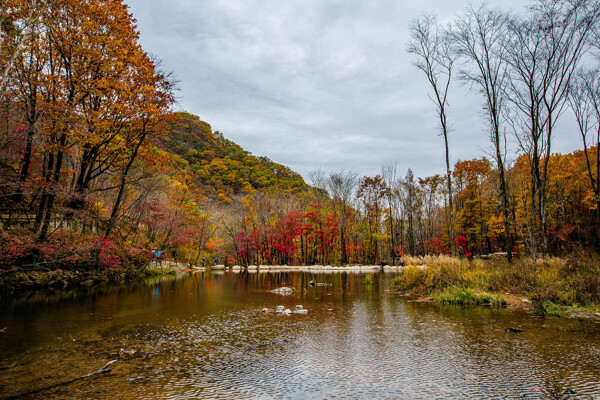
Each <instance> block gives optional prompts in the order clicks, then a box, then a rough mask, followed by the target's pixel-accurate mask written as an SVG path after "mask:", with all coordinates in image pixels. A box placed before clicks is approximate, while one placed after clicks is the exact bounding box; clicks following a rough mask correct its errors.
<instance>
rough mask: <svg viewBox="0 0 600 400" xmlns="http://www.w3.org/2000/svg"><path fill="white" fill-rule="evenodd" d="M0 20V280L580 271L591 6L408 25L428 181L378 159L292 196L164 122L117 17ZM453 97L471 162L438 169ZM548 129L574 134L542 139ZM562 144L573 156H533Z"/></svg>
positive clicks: (592, 218) (590, 203) (0, 12)
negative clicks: (457, 96)
mask: <svg viewBox="0 0 600 400" xmlns="http://www.w3.org/2000/svg"><path fill="white" fill-rule="evenodd" d="M1 7H2V8H0V23H1V31H0V46H1V55H0V74H1V75H0V169H1V173H0V195H1V196H0V269H3V270H12V269H25V270H26V269H56V268H62V269H73V270H75V269H90V270H106V271H118V272H119V273H120V272H122V271H128V272H132V273H136V272H137V271H139V270H141V269H143V268H144V267H145V266H146V265H147V264H148V262H149V260H150V258H151V256H152V253H151V251H152V249H159V250H161V251H163V252H164V254H165V256H166V258H168V259H169V260H173V261H177V262H180V263H183V264H186V265H191V266H197V265H200V262H201V261H200V260H201V259H202V258H203V257H204V258H205V259H207V260H209V262H213V260H214V258H215V257H219V258H220V260H221V262H223V263H226V264H228V265H233V264H238V265H252V264H254V265H258V264H275V265H313V264H318V265H346V264H355V263H361V264H392V263H396V262H398V261H399V260H400V258H401V257H402V256H403V255H411V256H425V255H437V254H449V255H454V256H458V257H463V258H466V259H471V258H476V257H480V256H484V257H486V256H488V255H490V254H493V253H503V254H504V256H505V257H507V258H508V260H509V261H510V260H511V259H512V258H514V257H523V256H531V257H533V260H534V262H535V260H536V259H537V258H539V257H543V256H546V255H553V256H565V255H569V254H574V253H575V254H588V255H591V254H597V253H598V252H600V187H599V182H598V180H599V177H600V175H599V172H600V163H599V161H600V147H599V146H598V140H599V138H600V75H599V74H598V71H599V68H600V58H599V56H600V45H599V44H600V37H599V18H600V4H599V3H598V2H597V1H574V0H573V1H558V2H557V1H547V0H535V1H532V2H531V4H530V7H529V9H528V11H527V13H525V14H524V15H520V16H515V15H512V14H509V13H505V12H503V11H499V10H494V9H488V8H486V7H485V6H482V7H480V8H475V7H473V8H470V9H467V10H466V11H465V12H464V13H463V14H461V15H459V16H458V17H456V19H455V20H454V21H452V22H451V23H450V25H448V26H446V25H442V24H440V23H439V22H438V21H437V20H436V18H435V17H433V16H431V15H424V16H423V17H420V18H418V19H416V20H414V22H413V25H411V27H410V35H411V36H410V37H411V40H410V42H409V43H408V45H407V46H406V48H404V49H402V50H403V51H405V52H406V59H407V60H410V62H413V64H414V67H415V68H416V69H418V70H419V71H420V72H421V74H422V77H423V79H426V81H427V83H428V85H429V88H430V91H429V96H430V99H431V100H432V102H431V107H432V108H434V109H435V111H436V113H437V114H436V115H437V116H438V117H439V131H438V132H430V133H427V134H429V135H431V141H432V143H436V144H437V145H439V146H440V148H441V147H444V148H445V151H446V153H445V154H446V160H445V161H446V166H447V168H446V170H445V171H440V174H438V175H434V176H424V177H417V176H415V175H414V174H413V172H412V170H411V169H410V168H409V167H410V166H408V165H403V164H402V160H398V162H397V163H395V164H389V165H384V166H382V168H381V173H380V174H377V175H376V176H363V175H362V174H361V173H360V172H356V171H353V170H341V169H340V170H337V171H323V170H317V171H314V172H313V173H311V174H310V176H307V177H305V178H307V181H305V180H304V179H303V177H302V176H301V175H299V174H298V173H295V172H294V171H292V170H291V169H290V168H288V167H286V166H284V165H281V164H278V163H276V162H274V161H272V160H270V159H268V158H266V157H260V156H255V155H253V154H251V153H250V152H248V151H246V150H244V149H243V148H241V147H240V146H239V145H237V144H236V143H234V142H232V141H231V140H228V139H227V138H226V133H220V132H218V131H213V129H212V128H211V125H210V121H202V120H201V119H200V118H199V117H197V116H195V115H192V114H189V113H185V112H175V111H173V110H174V109H175V98H176V95H175V94H176V91H177V88H178V85H180V84H181V83H179V82H177V81H176V79H175V78H174V77H173V75H172V74H171V73H170V72H168V71H164V70H163V69H162V67H161V62H160V60H158V59H156V58H155V57H152V56H150V55H149V54H148V53H146V52H145V51H144V49H142V47H141V45H140V44H139V33H138V32H137V27H136V25H135V20H134V16H132V15H131V14H130V13H129V11H128V8H127V6H126V5H125V4H124V3H123V2H122V1H121V0H78V1H73V0H6V1H2V2H1ZM175 73H176V71H175ZM455 83H456V84H464V85H468V86H469V87H471V88H472V90H471V91H470V95H471V96H474V97H477V98H478V99H479V100H480V101H481V108H480V109H478V110H473V112H474V113H476V112H479V113H480V114H481V115H482V119H481V135H483V136H485V137H486V138H489V146H490V149H491V150H490V151H489V152H488V154H478V151H477V150H476V149H473V159H470V160H464V161H458V162H456V163H454V164H451V163H450V159H451V157H452V156H451V155H452V151H453V148H452V146H451V145H449V140H448V137H449V136H450V135H452V133H451V129H450V127H451V126H452V121H451V114H449V113H448V110H449V109H450V105H451V103H452V96H453V92H452V88H453V85H454V84H455ZM401 90H402V88H398V92H399V93H401ZM482 110H483V112H482ZM564 118H572V119H574V120H576V121H577V127H578V132H563V131H560V130H558V129H555V128H556V126H557V121H560V120H562V119H564ZM423 134H424V135H425V133H423ZM436 134H437V136H436ZM566 134H570V135H571V136H572V137H574V138H575V137H577V138H579V139H578V140H579V145H578V146H577V147H578V148H580V149H581V150H579V151H575V152H573V153H570V154H558V153H555V152H553V148H552V144H553V139H554V138H555V137H556V136H557V135H566ZM268 135H269V133H268V132H265V136H268ZM307 182H309V183H310V184H309V183H307Z"/></svg>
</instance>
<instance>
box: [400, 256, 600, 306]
mask: <svg viewBox="0 0 600 400" xmlns="http://www.w3.org/2000/svg"><path fill="white" fill-rule="evenodd" d="M412 258H415V257H412ZM420 260H421V264H422V263H423V259H422V258H421V259H420ZM407 261H408V260H407ZM425 264H426V268H419V267H416V266H410V267H407V268H405V269H404V272H403V273H402V275H400V276H399V277H397V278H396V279H395V280H394V281H393V284H392V288H393V289H394V290H396V291H400V292H403V293H405V294H409V295H412V296H418V297H425V296H433V295H436V294H437V295H439V294H440V293H444V292H448V290H449V289H450V288H461V289H471V290H473V291H475V292H476V293H511V294H516V295H520V296H527V297H530V298H532V299H533V300H534V301H536V302H544V301H551V302H553V303H556V304H560V305H563V306H576V307H577V306H584V307H590V306H592V307H595V308H597V307H599V306H600V262H599V261H598V260H597V259H590V258H586V259H583V258H544V259H541V260H538V263H537V264H534V263H533V262H532V260H531V259H526V258H522V259H520V260H516V261H515V262H513V263H512V264H509V263H508V262H507V261H506V260H505V259H497V260H473V261H468V260H464V259H458V258H452V257H447V256H441V257H426V259H425ZM406 265H415V263H412V264H411V263H408V262H407V263H406ZM416 265H418V264H416ZM452 290H454V289H452Z"/></svg>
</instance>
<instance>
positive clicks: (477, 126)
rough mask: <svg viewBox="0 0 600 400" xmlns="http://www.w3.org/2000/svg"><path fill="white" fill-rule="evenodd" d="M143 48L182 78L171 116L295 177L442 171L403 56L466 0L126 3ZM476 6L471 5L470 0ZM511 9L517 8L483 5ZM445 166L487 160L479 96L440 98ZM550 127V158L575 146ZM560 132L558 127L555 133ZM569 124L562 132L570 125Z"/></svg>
mask: <svg viewBox="0 0 600 400" xmlns="http://www.w3.org/2000/svg"><path fill="white" fill-rule="evenodd" d="M126 3H127V4H128V5H129V6H130V10H131V12H132V13H133V15H134V17H135V18H136V19H137V23H138V28H139V30H140V33H141V44H142V46H143V47H144V49H145V50H146V51H147V52H149V53H151V54H153V55H155V56H157V57H158V58H160V59H162V60H163V67H164V69H166V70H168V71H172V72H174V74H175V76H176V77H177V78H178V80H179V81H180V88H181V90H180V92H178V97H179V101H178V104H177V105H176V108H177V109H178V110H185V111H188V112H191V113H193V114H196V115H199V116H200V118H201V119H202V120H204V121H206V122H208V123H209V124H211V126H212V128H213V130H217V131H220V132H222V133H223V134H224V135H225V137H227V138H228V139H231V140H233V141H234V142H236V143H238V144H239V145H241V146H242V147H243V148H244V149H246V150H248V151H250V152H252V153H253V154H255V155H258V156H267V157H269V158H270V159H272V160H273V161H276V162H279V163H281V164H285V165H287V166H289V167H290V168H292V169H293V170H295V171H296V172H299V173H301V174H302V175H303V176H304V177H305V178H307V176H308V172H309V171H312V170H316V169H319V168H323V169H325V170H327V171H330V170H339V169H354V170H357V171H359V172H360V173H361V174H362V175H371V176H372V175H375V174H377V173H379V172H380V170H381V167H382V165H384V164H389V163H397V165H398V170H399V172H400V173H401V174H402V175H404V174H405V172H406V169H407V168H408V167H411V168H412V169H413V171H414V172H415V175H417V176H428V175H433V174H436V173H444V171H445V162H444V147H443V141H442V139H441V138H440V137H439V136H438V133H439V127H438V122H437V119H436V115H435V109H434V106H433V104H432V103H431V101H430V100H429V98H428V97H427V93H428V91H429V90H430V88H429V86H428V83H427V81H426V79H425V77H424V75H423V73H422V72H420V71H418V70H416V68H415V67H414V66H413V65H412V58H411V56H410V55H409V54H407V53H406V43H407V41H408V27H409V24H410V22H411V21H412V20H413V19H414V18H416V17H418V16H419V15H421V14H423V13H425V12H432V13H435V14H437V15H438V18H439V19H440V20H441V21H449V20H451V19H452V18H453V16H454V15H456V14H457V13H459V12H461V11H462V10H463V9H464V8H465V7H466V6H467V5H468V1H467V0H454V1H448V0H423V1H419V0H364V1H363V0H360V1H359V0H355V1H351V0H264V1H261V0H203V1H196V0H169V1H165V0H126ZM474 4H478V3H476V2H475V3H474ZM488 4H490V5H491V6H494V7H495V6H502V7H503V8H505V9H510V10H513V11H519V10H522V9H523V8H524V6H525V5H526V4H527V2H526V1H517V0H502V1H497V0H493V1H488ZM449 99H450V113H449V121H450V124H451V125H452V127H453V132H452V134H451V138H450V156H451V163H452V164H454V162H456V161H457V160H467V159H473V158H477V157H482V156H483V155H485V152H486V149H487V148H488V143H487V136H486V134H485V125H484V120H483V118H482V116H481V100H482V99H481V98H480V97H479V95H478V94H477V93H474V92H473V93H469V92H468V90H467V88H465V87H460V86H459V85H457V86H455V87H454V88H452V91H451V93H450V95H449ZM572 126H573V125H571V124H570V123H568V122H567V121H566V120H565V122H563V123H562V124H560V123H559V126H558V132H557V136H556V139H555V141H554V144H553V145H554V146H555V147H554V149H555V151H560V152H568V151H572V150H574V149H578V148H580V147H581V145H580V144H579V138H578V136H577V133H576V132H575V131H574V130H573V129H570V128H571V127H572ZM561 128H562V129H561ZM567 128H569V129H567Z"/></svg>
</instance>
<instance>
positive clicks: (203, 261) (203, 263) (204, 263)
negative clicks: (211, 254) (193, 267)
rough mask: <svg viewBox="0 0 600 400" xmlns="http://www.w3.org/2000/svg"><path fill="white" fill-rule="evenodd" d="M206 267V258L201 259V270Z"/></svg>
mask: <svg viewBox="0 0 600 400" xmlns="http://www.w3.org/2000/svg"><path fill="white" fill-rule="evenodd" d="M205 265H206V258H204V257H202V268H204V266H205Z"/></svg>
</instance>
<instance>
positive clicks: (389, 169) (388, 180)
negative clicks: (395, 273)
mask: <svg viewBox="0 0 600 400" xmlns="http://www.w3.org/2000/svg"><path fill="white" fill-rule="evenodd" d="M396 168H397V166H396V164H388V165H384V166H383V167H382V168H381V176H382V177H383V180H384V181H385V184H386V185H387V186H388V187H389V188H390V190H389V191H388V192H387V201H388V215H389V218H388V220H389V224H390V257H391V259H392V260H394V257H395V256H396V235H395V232H394V219H395V215H394V204H393V202H394V198H395V196H394V193H395V186H396V184H397V181H398V177H397V173H396Z"/></svg>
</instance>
